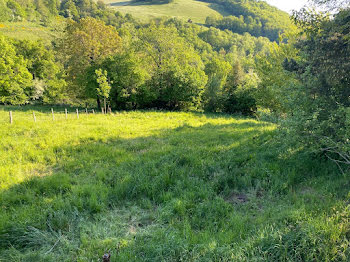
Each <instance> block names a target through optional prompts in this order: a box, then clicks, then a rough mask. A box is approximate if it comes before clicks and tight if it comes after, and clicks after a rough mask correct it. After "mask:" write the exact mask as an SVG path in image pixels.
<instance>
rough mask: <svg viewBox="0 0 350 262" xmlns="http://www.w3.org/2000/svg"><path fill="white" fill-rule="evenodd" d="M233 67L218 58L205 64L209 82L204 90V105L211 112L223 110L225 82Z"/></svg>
mask: <svg viewBox="0 0 350 262" xmlns="http://www.w3.org/2000/svg"><path fill="white" fill-rule="evenodd" d="M231 69H232V67H231V65H230V64H229V63H228V62H225V61H222V60H220V59H218V58H215V59H213V60H212V61H210V62H209V63H208V64H206V66H205V73H206V75H207V76H208V82H207V85H206V88H205V92H204V107H205V109H206V110H208V111H211V112H217V111H222V110H223V107H222V106H223V102H224V90H223V87H224V84H225V83H226V79H227V76H228V74H229V71H230V70H231Z"/></svg>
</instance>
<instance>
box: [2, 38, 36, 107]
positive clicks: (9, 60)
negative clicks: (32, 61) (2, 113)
mask: <svg viewBox="0 0 350 262" xmlns="http://www.w3.org/2000/svg"><path fill="white" fill-rule="evenodd" d="M31 80H32V76H31V74H30V73H29V71H28V69H27V63H26V61H25V60H24V58H23V57H22V56H18V55H17V53H16V49H15V47H14V46H13V44H12V43H11V42H10V41H8V39H6V38H5V37H3V36H1V35H0V103H6V104H24V103H26V102H28V101H29V99H30V96H31V91H32V82H31Z"/></svg>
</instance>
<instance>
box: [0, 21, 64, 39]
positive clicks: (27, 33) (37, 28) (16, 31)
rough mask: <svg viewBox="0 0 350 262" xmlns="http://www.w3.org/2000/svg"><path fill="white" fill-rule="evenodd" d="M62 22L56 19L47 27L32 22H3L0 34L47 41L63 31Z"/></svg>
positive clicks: (0, 26)
mask: <svg viewBox="0 0 350 262" xmlns="http://www.w3.org/2000/svg"><path fill="white" fill-rule="evenodd" d="M63 27H64V22H63V20H61V19H57V20H56V21H55V22H53V24H51V25H50V26H49V27H45V26H43V25H40V24H38V23H33V22H27V21H25V22H3V23H0V34H4V35H6V36H8V37H12V38H16V39H19V40H42V41H44V42H49V41H51V40H53V39H54V38H55V36H57V35H58V34H59V33H60V32H62V31H63Z"/></svg>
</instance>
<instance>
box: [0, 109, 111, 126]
mask: <svg viewBox="0 0 350 262" xmlns="http://www.w3.org/2000/svg"><path fill="white" fill-rule="evenodd" d="M111 113H112V110H111V109H110V108H108V109H107V110H104V109H103V108H102V109H101V111H96V110H95V109H88V108H85V109H78V108H76V109H75V110H74V109H69V110H68V109H67V108H65V109H64V110H63V111H62V110H54V109H53V108H51V111H49V112H47V111H46V112H43V111H37V110H35V111H34V110H33V111H26V112H20V111H8V115H7V117H6V116H5V115H2V117H1V118H0V119H1V120H2V121H1V122H7V123H10V124H13V123H14V122H16V121H32V122H34V123H36V122H38V121H40V122H42V121H48V120H51V121H58V120H69V119H79V118H80V117H82V116H88V115H95V114H111Z"/></svg>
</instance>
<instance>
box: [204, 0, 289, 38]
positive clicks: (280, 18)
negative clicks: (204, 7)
mask: <svg viewBox="0 0 350 262" xmlns="http://www.w3.org/2000/svg"><path fill="white" fill-rule="evenodd" d="M206 2H209V3H216V4H220V5H221V6H223V7H224V9H225V11H226V12H228V13H230V14H232V15H230V16H225V17H207V19H206V25H207V26H213V27H216V28H219V29H221V30H225V29H228V30H230V31H232V32H234V33H239V34H242V33H244V32H248V33H250V34H251V35H253V36H265V37H268V38H269V39H270V40H271V41H277V40H278V39H279V35H280V34H282V33H284V32H286V31H288V30H289V29H290V28H291V27H292V23H291V21H290V19H289V15H288V14H287V13H285V12H283V11H281V10H279V9H277V8H275V7H272V6H270V5H269V4H267V3H266V2H265V1H255V0H206Z"/></svg>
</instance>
